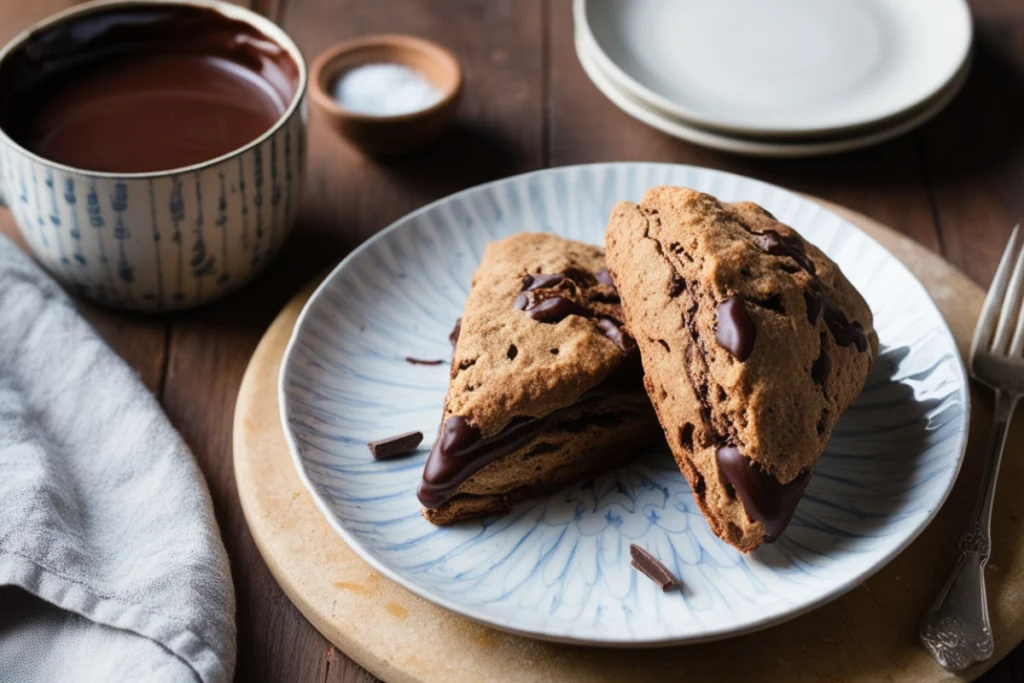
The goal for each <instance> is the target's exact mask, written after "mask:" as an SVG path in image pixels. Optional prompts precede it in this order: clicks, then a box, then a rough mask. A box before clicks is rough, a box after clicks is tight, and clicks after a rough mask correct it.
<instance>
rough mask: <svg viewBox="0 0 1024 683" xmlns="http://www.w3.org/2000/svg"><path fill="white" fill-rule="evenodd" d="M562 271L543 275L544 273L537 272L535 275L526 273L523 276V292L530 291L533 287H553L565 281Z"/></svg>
mask: <svg viewBox="0 0 1024 683" xmlns="http://www.w3.org/2000/svg"><path fill="white" fill-rule="evenodd" d="M565 279H566V278H565V274H564V273H551V274H550V275H545V274H544V273H537V274H536V275H527V276H526V277H524V278H523V290H522V291H524V292H532V291H533V290H535V289H545V288H547V287H554V286H555V285H559V284H561V283H562V282H564V281H565Z"/></svg>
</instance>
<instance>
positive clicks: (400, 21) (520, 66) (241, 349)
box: [0, 0, 1024, 683]
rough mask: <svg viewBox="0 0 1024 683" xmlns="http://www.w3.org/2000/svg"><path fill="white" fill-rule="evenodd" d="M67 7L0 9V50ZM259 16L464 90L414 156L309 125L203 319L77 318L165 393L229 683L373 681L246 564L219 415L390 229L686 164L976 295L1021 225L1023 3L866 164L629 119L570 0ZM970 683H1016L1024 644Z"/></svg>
mask: <svg viewBox="0 0 1024 683" xmlns="http://www.w3.org/2000/svg"><path fill="white" fill-rule="evenodd" d="M69 4H72V3H71V2H69V0H2V2H0V18H2V21H0V42H2V41H6V40H7V39H8V38H10V37H12V36H13V35H14V34H15V33H17V32H19V31H21V30H22V29H24V28H25V27H27V26H28V25H30V24H31V23H33V22H35V21H36V20H38V19H41V18H43V17H44V16H46V15H48V14H50V13H52V12H54V11H56V10H58V9H61V8H63V7H65V6H67V5H69ZM255 4H256V5H257V7H256V8H257V9H259V10H261V11H262V12H264V13H265V14H267V15H268V16H271V17H273V18H275V19H276V20H277V21H278V22H279V23H281V24H282V25H283V26H284V28H285V29H286V30H287V31H289V32H290V33H291V35H292V36H293V37H294V38H295V40H296V42H298V44H299V47H300V48H301V49H302V50H303V51H304V52H305V54H306V56H307V58H313V57H315V56H316V54H317V53H319V52H320V51H321V50H323V49H324V48H326V47H328V46H329V45H330V44H332V43H334V42H336V41H339V40H344V39H346V38H351V37H354V36H358V35H363V34H370V33H384V32H402V33H413V34H416V35H421V36H424V37H427V38H430V39H433V40H436V41H438V42H440V43H442V44H444V45H446V46H448V47H449V48H451V49H452V51H454V52H455V54H456V55H457V56H458V57H459V59H460V60H461V61H462V65H463V67H464V69H465V77H466V82H465V95H464V99H463V102H462V104H461V108H460V111H459V116H458V120H457V122H456V124H455V125H454V126H453V127H452V129H451V130H450V131H449V132H448V133H446V134H445V136H444V137H443V138H442V139H441V140H439V141H438V142H436V143H435V144H433V145H432V146H431V147H429V148H427V149H425V150H423V151H422V152H420V153H418V154H415V155H413V156H410V157H408V158H404V159H399V160H395V161H388V162H374V161H369V160H367V159H364V158H362V157H360V156H359V155H358V154H357V153H355V152H353V151H352V150H351V149H349V148H348V147H347V146H346V145H345V144H344V143H342V142H341V141H340V140H338V139H337V138H335V137H333V136H332V135H331V134H330V133H329V132H328V131H327V129H326V128H325V127H323V126H322V125H321V124H320V123H319V122H318V121H316V120H314V121H313V122H312V124H311V131H310V135H311V137H312V140H311V144H310V145H309V149H310V159H309V175H308V182H307V186H306V193H305V196H304V198H303V203H302V210H301V213H300V217H299V225H298V227H297V229H296V231H295V233H294V235H293V237H292V238H291V240H290V242H289V243H288V244H287V245H286V246H285V248H284V251H283V253H282V254H281V255H280V256H279V257H278V259H277V261H276V262H275V263H273V264H272V265H271V266H270V268H269V269H268V271H267V272H266V273H265V274H264V275H263V276H262V277H261V278H259V279H258V280H257V281H256V282H255V283H254V284H252V285H251V286H249V287H248V288H246V289H245V290H244V291H242V292H241V293H239V294H237V295H235V296H233V297H231V298H229V299H228V300H226V301H224V302H221V303H219V304H215V305H212V306H209V307H207V308H204V309H201V310H198V311H193V312H188V313H182V314H178V315H168V316H161V317H148V316H138V315H124V314H120V313H114V312H111V311H107V310H101V309H98V308H96V307H94V306H91V305H89V304H82V310H83V312H84V313H85V315H86V316H87V317H88V318H89V320H91V321H92V322H93V324H95V325H96V327H97V328H98V329H99V331H100V333H101V334H102V335H103V336H104V338H106V339H107V341H108V342H109V343H110V344H111V345H112V346H113V347H114V348H115V349H116V350H117V351H118V352H119V353H120V354H121V355H122V356H123V357H124V358H125V360H126V361H127V362H128V363H130V364H131V365H132V367H134V368H135V369H136V370H137V371H138V372H139V375H140V376H141V378H142V380H143V381H144V382H145V383H146V385H147V386H148V387H149V388H150V389H152V391H153V392H154V393H155V394H156V395H157V396H158V397H159V399H160V401H161V403H162V404H163V406H164V408H165V410H166V411H167V413H168V415H170V418H171V421H172V422H173V423H174V424H175V426H177V428H178V429H179V430H180V431H181V433H182V434H183V435H184V437H185V440H186V441H187V442H188V443H189V445H190V446H191V447H192V450H193V451H194V452H195V455H196V458H197V459H198V461H199V464H200V466H201V467H202V469H203V472H204V473H205V475H206V478H207V481H208V482H209V485H210V489H211V492H212V494H213V501H214V506H215V508H216V514H217V519H218V522H219V523H220V527H221V531H222V533H223V535H224V542H225V544H226V546H227V549H228V554H229V555H230V557H231V570H232V573H233V576H234V579H235V585H236V589H237V593H238V632H239V643H238V645H239V652H238V673H237V675H236V680H238V681H245V682H246V683H250V682H253V683H256V682H261V681H302V682H303V683H306V682H308V681H345V682H355V681H370V680H374V679H373V677H372V676H370V675H369V674H368V673H366V672H365V671H363V670H362V669H360V668H359V667H358V666H357V665H356V664H354V663H353V662H351V661H350V660H348V659H347V658H346V657H345V655H344V654H342V653H340V652H338V651H337V650H336V649H335V648H333V647H332V646H331V645H330V644H329V643H327V641H326V640H324V639H323V638H322V637H321V636H320V635H319V634H318V633H317V632H316V631H315V630H314V629H313V628H312V627H311V626H310V625H309V624H308V623H307V622H306V621H305V620H304V619H303V618H302V616H301V615H300V614H299V612H298V611H297V610H296V609H295V608H294V607H293V606H292V605H291V603H289V601H288V600H287V598H285V596H284V594H283V593H282V592H281V590H280V588H279V587H278V586H277V584H276V583H275V581H274V579H273V578H272V577H271V575H270V573H269V572H268V570H267V568H266V566H265V565H264V563H263V560H262V559H261V558H260V555H259V553H258V552H257V550H256V547H255V546H254V545H253V542H252V539H251V537H250V535H249V532H248V529H247V528H246V524H245V520H244V519H243V517H242V511H241V509H240V508H239V504H238V496H237V493H236V491H235V485H234V481H233V473H232V467H231V418H232V410H233V406H234V402H235V394H236V391H237V389H238V385H239V382H240V380H241V378H242V373H243V371H244V370H245V367H246V363H247V361H248V359H249V355H250V353H251V352H252V350H253V348H254V347H255V346H256V343H257V342H258V341H259V339H260V336H261V335H262V334H263V331H264V329H265V328H266V327H267V325H268V324H269V323H270V321H271V320H272V318H273V317H274V315H275V314H276V313H277V311H278V309H280V308H281V306H282V305H283V304H284V303H285V302H286V301H287V300H288V299H289V298H290V297H291V296H292V295H293V294H294V293H295V292H296V290H298V289H299V288H300V287H301V286H302V285H303V284H305V283H306V282H307V281H308V280H309V279H310V278H312V277H314V276H315V275H316V274H317V273H319V272H320V271H321V270H322V269H323V268H325V267H326V266H328V265H330V264H331V263H332V262H335V261H337V260H338V259H340V258H341V257H342V256H344V255H345V254H346V253H347V252H349V251H350V250H351V249H352V248H353V247H355V246H356V245H357V244H359V243H360V242H362V241H363V240H364V239H366V238H367V237H369V236H370V235H372V234H374V233H375V232H377V231H378V230H380V229H381V228H383V227H384V226H386V225H387V224H388V223H390V222H391V221H393V220H394V219H396V218H398V217H400V216H401V215H403V214H405V213H406V212H408V211H410V210H412V209H415V208H417V207H419V206H422V205H423V204H425V203H427V202H429V201H431V200H433V199H436V198H438V197H442V196H444V195H447V194H449V193H451V192H454V191H456V190H460V189H462V188H465V187H469V186H471V185H476V184H478V183H481V182H484V181H487V180H492V179H495V178H500V177H503V176H506V175H510V174H513V173H520V172H523V171H529V170H532V169H537V168H542V167H545V166H560V165H565V164H577V163H584V162H595V161H620V160H651V161H670V162H681V163H689V164H696V165H701V166H709V167H713V168H721V169H726V170H729V171H734V172H737V173H741V174H744V175H749V176H754V177H757V178H762V179H764V180H767V181H770V182H773V183H777V184H780V185H784V186H786V187H789V188H792V189H795V190H799V191H803V192H809V193H812V194H815V195H818V196H820V197H823V198H826V199H829V200H832V201H835V202H838V203H841V204H845V205H847V206H849V207H850V208H852V209H855V210H857V211H860V212H862V213H865V214H867V215H869V216H872V217H873V218H876V219H878V220H880V221H882V222H884V223H887V224H888V225H890V226H893V227H894V228H896V229H898V230H900V231H902V232H904V233H905V234H907V235H909V236H910V237H912V238H913V239H915V240H917V241H919V242H921V243H922V244H924V245H926V246H928V247H929V248H931V249H933V250H935V251H938V252H939V253H941V254H942V255H943V256H945V258H946V259H948V260H949V261H951V262H952V263H953V264H955V265H956V266H958V267H959V268H961V269H962V270H964V271H965V272H966V273H967V274H968V275H969V276H970V277H972V278H973V279H974V280H976V281H977V282H979V283H980V284H982V285H987V284H988V282H989V280H990V278H991V275H992V273H993V271H994V270H995V265H996V263H997V261H998V258H999V255H1000V253H1001V252H1002V249H1003V246H1004V245H1005V242H1006V239H1007V237H1008V235H1009V232H1010V229H1011V228H1012V227H1013V225H1014V223H1016V222H1017V221H1019V220H1020V219H1021V217H1022V216H1024V2H1021V0H972V1H971V5H972V8H973V10H974V12H975V18H976V29H977V38H976V58H975V64H974V69H973V71H972V73H971V76H970V79H969V81H968V83H967V85H966V87H965V88H964V90H963V92H962V93H961V94H960V96H959V97H958V98H957V99H956V101H955V102H954V103H953V104H952V105H951V106H950V107H949V109H948V110H946V111H945V112H943V113H942V114H941V115H940V116H939V117H938V118H936V119H935V120H934V121H932V122H931V123H929V124H928V125H926V126H925V127H924V128H922V129H920V130H918V131H916V132H914V133H911V134H909V135H905V136H903V137H901V138H899V139H897V140H894V141H892V142H889V143H886V144H884V145H881V146H879V147H876V148H873V149H869V150H865V151H861V152H856V153H850V154H844V155H841V156H837V157H831V158H826V159H814V160H798V161H768V160H756V159H744V158H740V157H736V156H731V155H727V154H722V153H717V152H712V151H708V150H704V149H701V148H699V147H695V146H693V145H690V144H687V143H684V142H680V141H677V140H674V139H672V138H668V137H666V136H664V135H662V134H660V133H658V132H656V131H654V130H651V129H649V128H647V127H645V126H643V125H642V124H640V123H638V122H636V121H634V120H633V119H630V118H628V117H627V116H626V115H625V114H623V113H621V112H620V111H619V110H618V109H616V108H615V107H614V106H613V105H612V104H611V103H609V102H608V101H607V100H605V98H604V97H603V96H602V95H601V94H600V93H598V91H597V90H596V89H595V88H594V87H593V86H592V85H591V84H590V82H589V81H588V80H587V78H586V76H585V75H584V74H583V71H582V69H581V68H580V66H579V63H578V62H577V60H576V55H575V52H574V50H573V45H572V12H571V7H570V5H571V3H570V2H569V0H459V1H458V2H452V1H450V0H449V1H446V2H441V1H440V0H435V1H434V2H424V1H423V0H263V1H262V2H256V3H255ZM526 227H529V226H524V228H526ZM0 230H3V231H4V232H5V233H7V234H9V235H13V234H14V233H15V228H14V226H13V222H12V220H11V218H10V216H9V215H8V214H7V213H6V212H0ZM1014 455H1017V454H1011V457H1012V456H1014ZM1006 493H1008V491H1006V490H1005V489H1004V492H1003V494H1004V495H1006ZM949 559H950V562H952V558H949ZM982 680H983V681H985V682H986V683H1003V682H1010V681H1014V682H1017V683H1024V646H1022V647H1019V648H1018V649H1017V650H1016V651H1015V652H1014V653H1013V654H1012V655H1011V656H1010V657H1008V658H1007V659H1006V660H1004V661H1003V662H1000V663H999V664H998V665H997V666H996V667H995V668H994V669H993V670H992V671H991V672H989V673H988V674H987V675H986V676H985V677H984V678H983V679H982Z"/></svg>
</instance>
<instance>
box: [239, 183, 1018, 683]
mask: <svg viewBox="0 0 1024 683" xmlns="http://www.w3.org/2000/svg"><path fill="white" fill-rule="evenodd" d="M822 204H826V205H827V206H828V207H829V208H830V209H832V210H833V211H835V212H837V213H839V214H841V215H843V216H844V217H846V218H847V219H848V220H850V221H851V222H853V223H855V224H856V225H858V226H860V227H861V228H863V229H864V230H865V231H867V232H868V233H869V234H871V235H872V236H873V237H875V238H876V239H877V240H878V241H879V242H881V243H882V244H883V245H885V246H886V247H887V248H888V249H889V250H890V251H891V252H892V253H893V254H895V255H896V256H897V257H898V258H899V259H900V260H902V261H903V262H904V263H905V264H906V265H907V266H908V267H909V268H910V269H911V270H912V271H913V272H914V273H915V274H916V275H917V277H918V278H920V280H921V281H922V282H923V283H924V285H925V287H926V288H927V289H928V291H929V292H930V293H931V295H932V297H933V298H934V299H935V302H936V303H937V304H938V306H939V308H940V309H941V310H942V313H943V315H944V316H945V317H946V320H947V321H948V322H949V325H950V328H952V330H953V333H954V335H955V336H956V338H957V341H958V343H959V345H960V350H961V353H966V352H967V348H968V345H969V343H970V337H971V334H972V332H973V328H974V322H975V320H976V318H977V315H978V311H979V309H980V307H981V303H982V300H983V298H984V293H983V292H982V290H981V289H979V288H978V287H977V286H976V285H975V284H973V283H972V282H970V281H969V280H968V279H967V278H966V277H965V276H964V275H963V274H962V273H960V272H959V271H957V270H956V269H955V268H953V267H952V266H951V265H949V264H948V263H946V262H945V261H943V260H942V259H941V258H940V257H938V256H936V255H935V254H933V253H932V252H930V251H928V250H926V249H925V248H924V247H921V246H919V245H917V244H915V243H914V242H912V241H910V240H908V239H907V238H905V237H902V236H901V235H899V234H897V233H896V232H894V231H893V230H891V229H889V228H886V227H884V226H882V225H880V224H878V223H876V222H874V221H872V220H871V219H869V218H866V217H864V216H861V215H859V214H855V213H853V212H851V211H849V210H846V209H842V208H840V207H836V206H833V205H828V204H827V203H826V202H822ZM312 290H313V285H310V287H308V288H306V289H305V290H304V291H302V292H301V293H300V294H299V295H297V296H296V297H295V298H294V299H293V300H292V301H291V302H290V303H289V304H288V305H287V306H286V307H285V309H284V310H283V311H282V312H281V314H280V315H279V316H278V317H277V319H276V320H275V321H274V323H273V325H271V327H270V329H269V330H268V331H267V333H266V335H265V336H264V337H263V340H262V341H261V342H260V345H259V347H258V348H257V349H256V351H255V353H254V354H253V357H252V360H251V361H250V363H249V367H248V370H247V371H246V373H245V378H244V380H243V381H242V386H241V389H240V390H239V395H238V403H237V406H236V409H235V423H234V465H235V479H236V481H237V484H238V491H239V495H240V497H241V501H242V508H243V510H244V512H245V517H246V520H247V521H248V523H249V528H250V529H251V531H252V535H253V538H254V539H255V540H256V544H257V546H258V547H259V549H260V552H261V553H262V555H263V558H264V559H265V560H266V562H267V565H268V566H269V567H270V570H271V572H273V574H274V576H275V577H276V578H277V581H278V582H279V583H280V584H281V587H282V588H283V589H284V591H285V593H287V594H288V597H289V598H291V600H292V602H294V603H295V605H296V606H297V607H298V608H299V610H300V611H301V612H302V613H303V614H304V615H305V616H306V618H307V619H309V621H310V622H311V623H312V624H313V625H314V626H315V627H316V628H317V629H318V630H319V631H320V632H321V633H322V634H324V636H325V637H326V638H327V639H328V640H330V641H331V642H332V643H334V644H335V645H336V646H337V647H339V648H340V649H341V650H342V651H343V652H345V654H347V655H348V656H349V657H351V658H353V659H354V660H355V661H357V662H358V663H359V664H361V665H362V666H364V667H365V668H367V669H369V670H370V671H371V672H373V673H374V674H376V675H377V676H379V677H380V678H382V679H384V680H385V681H394V682H405V681H410V682H411V681H415V682H427V681H430V682H434V681H437V682H441V681H444V682H445V683H453V682H454V683H458V682H461V681H467V682H472V683H477V682H479V681H551V682H552V683H555V682H558V683H565V682H575V681H579V682H584V681H586V682H588V683H590V682H592V681H613V680H630V681H632V682H633V683H642V682H645V681H663V680H686V681H688V683H700V682H703V681H743V682H751V683H753V682H757V681H765V682H766V683H778V681H794V682H800V681H808V682H810V681H815V682H817V681H830V682H834V683H839V682H840V681H842V682H851V683H852V682H861V681H863V682H864V683H868V682H870V683H875V682H876V681H899V682H908V683H909V682H918V681H920V682H922V683H923V682H925V681H927V682H928V683H933V682H935V681H958V680H970V679H973V678H975V677H977V676H978V675H980V674H981V673H982V672H983V671H984V670H985V669H986V668H988V666H990V665H991V664H994V663H995V662H997V661H998V660H999V659H1001V658H1002V657H1004V656H1005V655H1006V654H1007V653H1009V652H1010V651H1011V650H1012V649H1013V648H1014V647H1015V646H1016V645H1017V644H1018V643H1019V642H1020V641H1021V640H1022V639H1024V526H1022V524H1021V520H1022V519H1024V496H1020V495H1019V494H1018V493H1017V491H1015V490H1014V489H1015V488H1016V487H1017V485H1019V482H1021V480H1022V477H1024V457H1022V455H1024V454H1022V450H1024V449H1022V446H1024V421H1021V420H1018V421H1017V424H1016V425H1015V428H1014V429H1012V430H1011V433H1010V437H1009V443H1008V446H1007V458H1006V459H1005V460H1004V463H1003V471H1002V476H1001V485H1002V490H1001V491H1000V492H999V493H1000V495H998V496H997V499H996V506H995V514H994V519H993V522H992V527H993V528H992V532H993V533H992V535H993V539H992V540H993V548H994V550H993V554H992V559H991V561H990V562H989V565H988V570H987V578H988V595H989V605H990V610H991V616H992V622H993V624H992V625H993V629H994V632H995V638H996V648H995V655H994V656H993V657H992V659H991V660H990V661H989V662H987V663H985V664H978V665H976V666H975V667H974V668H972V669H969V670H968V671H966V672H964V673H963V674H961V675H954V674H950V673H948V672H945V671H943V670H942V669H941V668H939V667H938V665H937V664H935V662H934V661H933V660H932V659H931V657H930V656H929V655H928V654H927V653H926V652H925V650H924V649H923V648H922V647H921V646H920V644H919V642H918V639H917V630H918V625H919V622H920V619H921V616H922V615H923V614H924V612H925V610H926V609H927V608H928V606H929V605H930V604H931V602H932V600H933V599H934V597H935V595H936V594H937V592H938V591H939V589H940V588H941V587H942V585H943V583H944V582H945V580H946V578H947V576H948V573H949V571H950V569H951V567H952V563H953V560H954V557H955V554H956V546H957V542H958V540H959V537H960V533H961V531H962V530H963V529H964V527H965V526H966V522H967V518H968V516H969V515H970V512H971V508H972V506H973V502H974V496H975V492H976V491H977V487H978V484H979V480H980V476H981V467H982V460H983V458H984V456H985V449H986V446H987V440H988V429H989V422H990V419H991V397H990V395H989V393H988V392H987V391H985V390H981V391H974V392H973V402H972V405H973V411H972V412H973V414H972V419H971V440H970V445H969V446H968V451H967V457H966V460H965V462H964V465H963V469H962V471H961V474H960V477H959V481H958V482H957V485H956V487H955V488H954V490H953V492H952V494H951V495H950V498H949V500H948V501H947V502H946V504H945V506H944V507H943V509H942V510H941V512H940V513H939V515H938V517H936V519H935V520H934V521H933V522H932V524H931V525H930V526H929V527H928V528H927V529H926V530H925V531H924V532H923V533H922V534H921V536H920V537H919V538H918V539H917V540H916V541H915V542H914V543H913V545H911V546H910V547H909V548H908V549H907V550H906V551H905V552H903V553H902V554H901V555H900V556H899V557H897V558H896V559H895V560H894V561H893V562H892V563H890V564H889V565H888V566H887V567H885V568H884V569H882V570H881V571H880V572H879V573H878V574H876V575H875V576H874V577H872V578H871V579H869V580H868V581H866V582H865V583H864V584H862V585H861V586H859V587H858V588H856V589H855V590H853V591H851V592H850V593H848V594H846V595H845V596H843V597H841V598H839V599H837V600H835V601H834V602H832V603H830V604H828V605H826V606H824V607H822V608H820V609H817V610H815V611H814V612H811V613H810V614H807V615H805V616H802V617H800V618H798V619H795V620H793V621H789V622H787V623H785V624H782V625H779V626H776V627H774V628H771V629H768V630H766V631H761V632H758V633H754V634H750V635H747V636H741V637H738V638H732V639H729V640H723V641H718V642H714V643H708V644H701V645H692V646H686V647H674V648H661V649H654V650H624V649H599V648H590V647H582V646H572V645H560V644H556V643H548V642H542V641H536V640H530V639H528V638H523V637H519V636H514V635H509V634H506V633H503V632H501V631H496V630H494V629H492V628H489V627H486V626H483V625H481V624H478V623H476V622H473V621H471V620H469V619H466V618H463V617H460V616H458V615H455V614H453V613H451V612H448V611H446V610H444V609H442V608H440V607H437V606H435V605H433V604H432V603H430V602H427V601H426V600H423V599H421V598H419V597H417V596H415V595H413V594H412V593H410V592H409V591H407V590H405V589H404V588H401V587H400V586H398V585H396V584H394V583H392V582H391V581H389V580H387V579H385V578H384V577H383V576H381V575H380V574H379V573H378V572H376V571H374V570H373V569H371V568H370V567H369V566H368V565H367V564H365V563H364V562H363V561H362V560H361V559H359V557H358V556H357V555H356V554H355V553H354V552H353V551H352V550H351V549H350V548H349V547H348V546H347V545H346V544H345V542H344V541H342V540H341V538H340V537H338V535H337V534H335V533H334V532H333V531H332V530H331V528H330V526H329V525H328V523H327V521H326V520H325V519H324V518H323V517H322V516H321V514H320V512H319V511H318V510H317V508H316V506H315V505H314V503H313V500H312V498H311V497H310V494H309V493H308V492H307V491H306V489H305V488H304V487H303V485H302V483H301V482H300V481H299V477H298V475H297V474H296V471H295V467H294V465H293V464H292V459H291V455H290V454H289V452H288V446H287V445H286V443H285V439H284V435H283V433H282V431H281V422H280V418H279V415H278V399H277V380H278V370H279V368H280V362H281V356H282V354H283V353H284V349H285V346H286V344H287V342H288V338H289V336H290V334H291V331H292V327H293V326H294V324H295V320H296V318H297V317H298V314H299V311H300V310H301V309H302V306H303V304H304V303H305V302H306V300H307V298H308V297H309V295H310V294H311V293H312ZM893 295H894V296H899V294H898V293H897V292H894V293H893ZM1008 484H1009V485H1008Z"/></svg>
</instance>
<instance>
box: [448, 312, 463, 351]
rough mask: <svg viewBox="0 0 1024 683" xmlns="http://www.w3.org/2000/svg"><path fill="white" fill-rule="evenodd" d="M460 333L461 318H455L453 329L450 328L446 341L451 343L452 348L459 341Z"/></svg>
mask: <svg viewBox="0 0 1024 683" xmlns="http://www.w3.org/2000/svg"><path fill="white" fill-rule="evenodd" d="M460 332H462V318H456V319H455V327H453V328H452V331H451V334H449V335H448V341H450V342H451V343H452V347H454V346H455V343H456V342H458V341H459V333H460Z"/></svg>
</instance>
